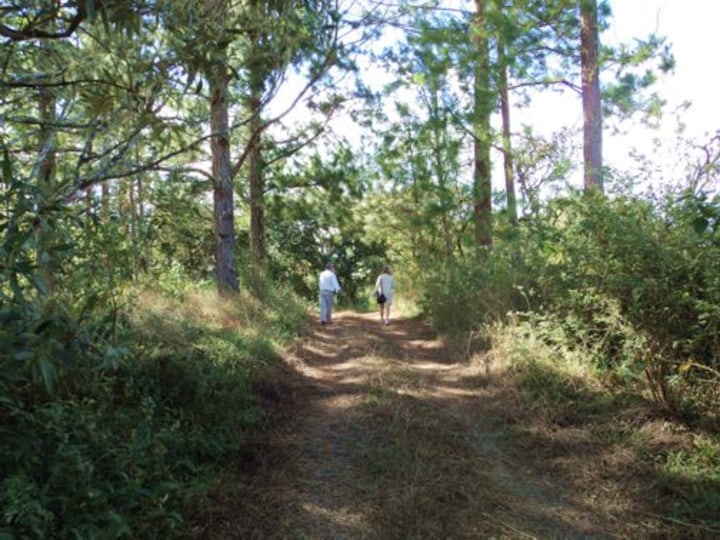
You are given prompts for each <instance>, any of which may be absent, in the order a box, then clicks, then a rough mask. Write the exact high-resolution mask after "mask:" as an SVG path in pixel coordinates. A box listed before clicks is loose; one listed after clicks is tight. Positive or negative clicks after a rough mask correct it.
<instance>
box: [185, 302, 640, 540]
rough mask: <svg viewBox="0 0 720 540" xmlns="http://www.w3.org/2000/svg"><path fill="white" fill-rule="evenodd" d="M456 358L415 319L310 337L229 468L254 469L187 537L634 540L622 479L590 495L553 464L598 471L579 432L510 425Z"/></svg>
mask: <svg viewBox="0 0 720 540" xmlns="http://www.w3.org/2000/svg"><path fill="white" fill-rule="evenodd" d="M464 356H465V355H464V351H462V350H458V349H457V348H455V349H454V348H453V347H450V346H448V345H447V344H445V343H443V342H442V341H441V340H439V339H437V337H436V336H435V334H434V333H433V332H432V330H431V329H430V328H428V327H427V326H426V325H424V324H423V323H422V322H421V321H419V320H396V321H393V322H392V323H391V324H390V325H389V326H381V325H380V323H379V321H378V320H377V315H375V314H373V315H368V314H358V313H354V312H344V313H340V314H338V315H337V318H336V322H335V323H334V324H333V325H331V326H327V327H323V326H319V325H316V326H312V327H311V328H309V329H308V331H307V332H306V334H305V335H304V336H302V338H300V339H299V340H298V342H297V344H296V346H295V347H294V348H293V350H292V351H290V352H289V353H288V355H287V358H286V362H287V364H288V366H289V367H290V368H291V369H289V371H288V375H287V380H285V381H283V382H282V383H279V384H278V385H276V386H274V387H268V388H265V389H264V393H265V394H266V398H267V399H268V401H269V402H272V403H273V404H274V411H275V412H274V413H273V415H272V416H271V417H270V418H269V420H268V424H267V426H266V429H264V430H263V431H261V432H260V433H259V434H258V435H256V436H255V438H254V440H253V441H252V444H251V447H252V452H251V454H250V455H248V457H247V461H246V462H244V463H242V464H241V466H242V468H243V470H247V469H251V470H252V471H253V472H252V474H240V480H239V481H238V482H237V483H236V485H234V486H233V487H232V488H230V489H225V490H224V494H223V496H222V499H219V500H218V501H216V505H217V510H216V514H215V515H214V516H211V517H212V522H211V523H210V524H208V525H207V526H206V527H205V528H203V529H201V530H198V534H197V535H196V537H202V538H263V539H265V538H297V539H302V538H320V539H325V538H327V539H350V538H371V539H375V538H378V539H395V538H615V537H643V536H645V535H644V534H643V533H642V531H643V529H642V524H641V523H639V522H638V524H637V528H636V526H635V525H633V524H628V522H627V519H626V518H627V515H628V514H627V512H628V507H629V506H632V504H633V500H632V499H633V490H640V489H641V486H625V487H624V488H623V489H624V491H623V493H624V494H623V495H622V496H621V497H618V495H617V492H613V493H612V494H611V492H612V491H613V490H614V487H613V486H615V484H618V485H620V484H621V483H622V482H623V479H622V471H621V470H617V471H616V473H617V477H614V476H613V473H611V472H610V471H607V474H605V473H601V474H604V475H605V476H604V477H603V481H602V482H600V484H599V485H598V486H596V487H594V486H592V485H588V483H587V482H588V481H589V480H588V477H587V476H582V475H580V474H576V473H575V471H573V470H571V469H572V467H573V464H572V462H571V461H568V462H567V463H565V464H563V461H562V458H563V456H565V457H567V456H572V455H575V456H577V455H580V456H582V458H583V459H584V458H587V459H590V460H593V461H594V462H597V463H600V462H602V460H603V459H604V458H603V456H602V455H600V453H601V452H602V448H596V447H595V446H594V445H593V444H592V441H591V440H590V439H589V438H588V435H587V433H585V432H583V431H582V430H575V431H573V430H569V431H567V432H565V433H563V434H562V436H558V437H557V440H556V439H553V437H552V436H549V437H548V436H546V435H545V434H543V437H545V439H544V440H539V438H540V434H535V435H533V434H532V433H531V432H530V431H529V430H528V429H526V427H522V429H520V427H521V426H522V425H523V420H524V417H525V411H526V406H524V405H523V404H522V403H521V401H520V399H519V396H518V395H517V393H516V390H515V388H514V386H513V385H512V384H511V383H510V382H509V381H508V377H507V374H506V373H505V372H504V371H503V370H501V369H495V368H494V367H493V366H492V363H491V362H490V361H489V360H488V359H487V358H484V357H482V356H475V357H474V358H472V359H467V358H464ZM533 437H537V440H536V439H534V438H533ZM549 439H552V440H549ZM563 467H565V468H566V469H563ZM591 480H592V479H590V481H591ZM645 537H646V536H645Z"/></svg>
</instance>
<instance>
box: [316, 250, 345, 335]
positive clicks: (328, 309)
mask: <svg viewBox="0 0 720 540" xmlns="http://www.w3.org/2000/svg"><path fill="white" fill-rule="evenodd" d="M318 286H319V289H320V323H321V324H331V323H332V308H333V301H334V299H335V298H334V297H335V295H336V294H337V293H339V292H340V284H339V283H338V279H337V276H336V275H335V265H334V264H333V263H327V264H326V265H325V270H323V271H322V272H320V277H319V278H318Z"/></svg>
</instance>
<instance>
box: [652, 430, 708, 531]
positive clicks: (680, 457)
mask: <svg viewBox="0 0 720 540" xmlns="http://www.w3.org/2000/svg"><path fill="white" fill-rule="evenodd" d="M658 467H659V469H660V488H661V490H662V491H663V492H664V494H665V495H666V496H670V495H672V496H673V499H672V501H671V502H670V509H671V511H672V512H673V514H674V515H676V516H678V517H680V518H683V519H688V518H689V519H693V520H701V521H703V522H704V523H706V524H707V525H709V526H711V527H715V528H717V527H719V526H720V518H718V516H720V440H718V438H717V437H714V438H713V437H708V436H702V435H698V436H697V437H696V438H695V441H694V447H693V448H692V449H691V450H678V451H673V452H670V453H668V455H667V456H665V457H664V458H663V459H662V460H660V462H659V463H658Z"/></svg>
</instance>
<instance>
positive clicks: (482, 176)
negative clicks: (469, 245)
mask: <svg viewBox="0 0 720 540" xmlns="http://www.w3.org/2000/svg"><path fill="white" fill-rule="evenodd" d="M472 32H473V40H474V42H475V48H476V51H477V61H476V64H475V87H474V92H475V96H474V97H475V103H474V114H475V117H474V119H473V134H474V148H473V150H474V161H475V167H474V172H473V199H474V202H473V210H474V217H475V245H476V247H477V248H490V247H492V177H491V171H492V166H491V164H490V145H491V134H490V115H491V114H492V111H493V101H494V100H493V94H492V92H491V91H490V55H489V52H488V51H489V49H488V36H487V19H486V16H485V0H475V20H474V21H473V29H472Z"/></svg>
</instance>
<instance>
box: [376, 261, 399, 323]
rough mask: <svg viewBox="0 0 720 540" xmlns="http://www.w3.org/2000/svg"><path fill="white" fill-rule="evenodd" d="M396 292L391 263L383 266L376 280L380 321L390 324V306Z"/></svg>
mask: <svg viewBox="0 0 720 540" xmlns="http://www.w3.org/2000/svg"><path fill="white" fill-rule="evenodd" d="M394 293H395V279H394V278H393V276H392V270H391V268H390V266H389V265H387V264H386V265H385V266H383V270H382V273H381V274H380V275H379V276H378V278H377V281H376V282H375V294H376V296H377V303H378V305H379V306H380V322H382V323H383V324H386V325H387V324H390V307H391V306H392V302H393V296H394Z"/></svg>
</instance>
